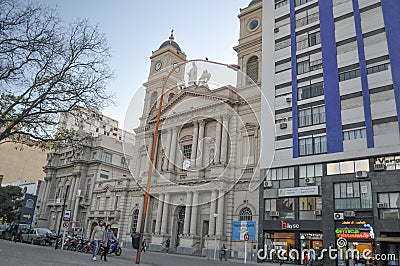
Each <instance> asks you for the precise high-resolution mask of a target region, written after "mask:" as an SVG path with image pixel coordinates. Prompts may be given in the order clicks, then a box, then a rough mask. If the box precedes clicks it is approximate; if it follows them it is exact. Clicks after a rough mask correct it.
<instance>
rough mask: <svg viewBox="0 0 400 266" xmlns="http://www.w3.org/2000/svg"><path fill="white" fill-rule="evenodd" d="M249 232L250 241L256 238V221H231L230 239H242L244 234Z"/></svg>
mask: <svg viewBox="0 0 400 266" xmlns="http://www.w3.org/2000/svg"><path fill="white" fill-rule="evenodd" d="M245 233H247V234H249V237H250V241H254V240H256V222H254V221H233V222H232V240H243V241H244V234H245Z"/></svg>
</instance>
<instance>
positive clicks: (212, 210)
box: [208, 190, 217, 236]
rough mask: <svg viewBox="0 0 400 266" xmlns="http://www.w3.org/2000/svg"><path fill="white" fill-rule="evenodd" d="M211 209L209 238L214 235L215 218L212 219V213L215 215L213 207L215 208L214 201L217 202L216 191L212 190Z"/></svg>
mask: <svg viewBox="0 0 400 266" xmlns="http://www.w3.org/2000/svg"><path fill="white" fill-rule="evenodd" d="M210 200H211V207H210V221H209V225H210V228H209V230H208V234H209V235H210V236H213V235H215V218H214V213H216V212H215V206H216V201H217V191H216V190H214V191H213V192H212V193H211V199H210Z"/></svg>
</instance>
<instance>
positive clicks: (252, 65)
mask: <svg viewBox="0 0 400 266" xmlns="http://www.w3.org/2000/svg"><path fill="white" fill-rule="evenodd" d="M246 65H247V73H246V74H247V76H248V79H247V85H249V84H252V83H253V82H255V83H257V82H258V57H257V56H252V57H250V58H249V60H247V64H246Z"/></svg>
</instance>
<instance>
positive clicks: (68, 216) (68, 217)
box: [63, 210, 71, 222]
mask: <svg viewBox="0 0 400 266" xmlns="http://www.w3.org/2000/svg"><path fill="white" fill-rule="evenodd" d="M63 221H64V222H69V221H71V210H65V211H64V217H63Z"/></svg>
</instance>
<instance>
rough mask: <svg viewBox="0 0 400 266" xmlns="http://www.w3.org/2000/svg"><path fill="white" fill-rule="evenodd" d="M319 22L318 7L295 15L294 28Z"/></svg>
mask: <svg viewBox="0 0 400 266" xmlns="http://www.w3.org/2000/svg"><path fill="white" fill-rule="evenodd" d="M318 20H319V10H318V6H317V7H313V8H309V9H306V10H304V11H303V12H300V13H299V14H296V28H300V27H303V26H305V25H308V24H310V23H313V22H316V21H318Z"/></svg>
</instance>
